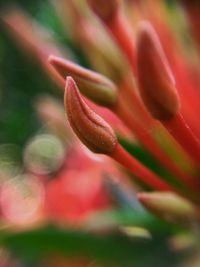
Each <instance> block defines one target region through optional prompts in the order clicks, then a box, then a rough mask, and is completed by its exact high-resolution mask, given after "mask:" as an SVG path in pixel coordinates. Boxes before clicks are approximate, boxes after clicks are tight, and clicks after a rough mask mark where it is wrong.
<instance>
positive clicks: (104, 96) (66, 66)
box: [49, 56, 117, 107]
mask: <svg viewBox="0 0 200 267" xmlns="http://www.w3.org/2000/svg"><path fill="white" fill-rule="evenodd" d="M49 62H50V63H51V64H52V65H53V67H54V68H55V69H56V70H57V71H58V73H59V74H60V75H61V76H62V77H63V82H64V83H65V79H66V77H67V76H72V77H73V79H74V80H75V81H76V83H77V85H78V88H79V89H80V91H81V92H82V93H83V94H84V95H85V96H86V97H88V98H89V99H91V100H92V101H94V102H95V103H97V104H99V105H102V106H106V107H112V106H114V105H115V103H116V100H117V89H116V86H115V84H114V83H113V82H112V81H111V80H109V79H108V78H106V77H105V76H103V75H101V74H99V73H96V72H94V71H91V70H87V69H85V68H83V67H81V66H79V65H77V64H74V63H72V62H70V61H68V60H64V59H63V58H60V57H57V56H50V57H49Z"/></svg>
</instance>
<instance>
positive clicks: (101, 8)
mask: <svg viewBox="0 0 200 267" xmlns="http://www.w3.org/2000/svg"><path fill="white" fill-rule="evenodd" d="M87 2H88V4H89V6H90V7H91V9H92V10H93V12H94V13H95V14H96V15H97V16H98V17H99V18H100V19H101V20H103V21H104V22H106V23H107V22H110V21H111V20H112V19H113V18H114V16H115V14H116V13H117V12H118V8H119V5H120V0H87Z"/></svg>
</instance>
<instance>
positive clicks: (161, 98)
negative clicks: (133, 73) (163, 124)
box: [137, 21, 179, 120]
mask: <svg viewBox="0 0 200 267" xmlns="http://www.w3.org/2000/svg"><path fill="white" fill-rule="evenodd" d="M137 71H138V81H139V89H140V93H141V97H142V99H143V101H144V103H145V105H146V107H147V109H148V110H149V112H150V113H151V114H152V116H153V117H155V118H156V119H159V120H167V119H169V118H171V117H172V116H174V115H175V114H176V113H177V112H178V110H179V98H178V94H177V91H176V88H175V81H174V77H173V75H172V72H171V70H170V67H169V64H168V62H167V59H166V57H165V54H164V51H163V49H162V47H161V44H160V41H159V39H158V37H157V34H156V32H155V30H154V28H153V27H152V25H151V24H150V23H149V22H148V21H143V22H142V23H141V24H140V26H139V30H138V37H137Z"/></svg>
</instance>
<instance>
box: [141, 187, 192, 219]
mask: <svg viewBox="0 0 200 267" xmlns="http://www.w3.org/2000/svg"><path fill="white" fill-rule="evenodd" d="M138 199H139V201H140V202H141V203H142V204H143V205H144V206H145V207H146V208H147V209H148V210H150V211H151V212H153V213H155V214H157V215H158V216H160V217H162V218H163V219H166V220H167V221H171V222H177V223H181V222H182V223H183V224H185V223H188V222H192V221H194V220H196V219H197V212H196V209H195V207H194V206H193V204H192V203H190V202H189V201H187V200H186V199H184V198H182V197H180V196H178V195H176V194H174V193H171V192H153V193H139V194H138Z"/></svg>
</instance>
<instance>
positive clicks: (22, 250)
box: [1, 226, 180, 267]
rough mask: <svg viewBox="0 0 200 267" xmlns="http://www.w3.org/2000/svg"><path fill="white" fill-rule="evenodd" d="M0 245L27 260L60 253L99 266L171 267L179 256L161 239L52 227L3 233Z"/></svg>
mask: <svg viewBox="0 0 200 267" xmlns="http://www.w3.org/2000/svg"><path fill="white" fill-rule="evenodd" d="M1 244H2V245H3V246H4V247H6V248H7V249H9V250H10V251H11V252H13V253H14V255H16V256H18V257H22V258H24V259H26V260H30V259H33V260H36V259H40V258H42V257H44V256H48V255H50V254H51V255H52V253H60V254H61V255H64V256H66V257H72V256H73V257H84V258H85V257H86V258H88V259H91V260H95V262H99V263H105V264H107V263H114V264H115V266H127V267H128V266H140V267H146V266H148V267H160V266H162V267H165V266H166V267H167V266H174V265H173V264H175V263H177V260H178V259H179V256H180V255H177V254H175V253H173V252H172V251H170V249H169V248H168V246H167V243H166V241H165V239H162V238H160V239H154V240H152V241H148V242H147V241H144V240H140V239H139V240H132V239H129V238H127V237H125V236H122V235H119V234H112V235H111V234H110V235H108V236H105V235H94V234H92V233H85V232H80V231H74V230H73V231H72V230H63V229H59V228H56V227H53V226H48V227H44V228H41V229H36V230H31V231H25V232H18V233H6V234H4V236H2V238H1ZM142 255H145V257H142Z"/></svg>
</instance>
